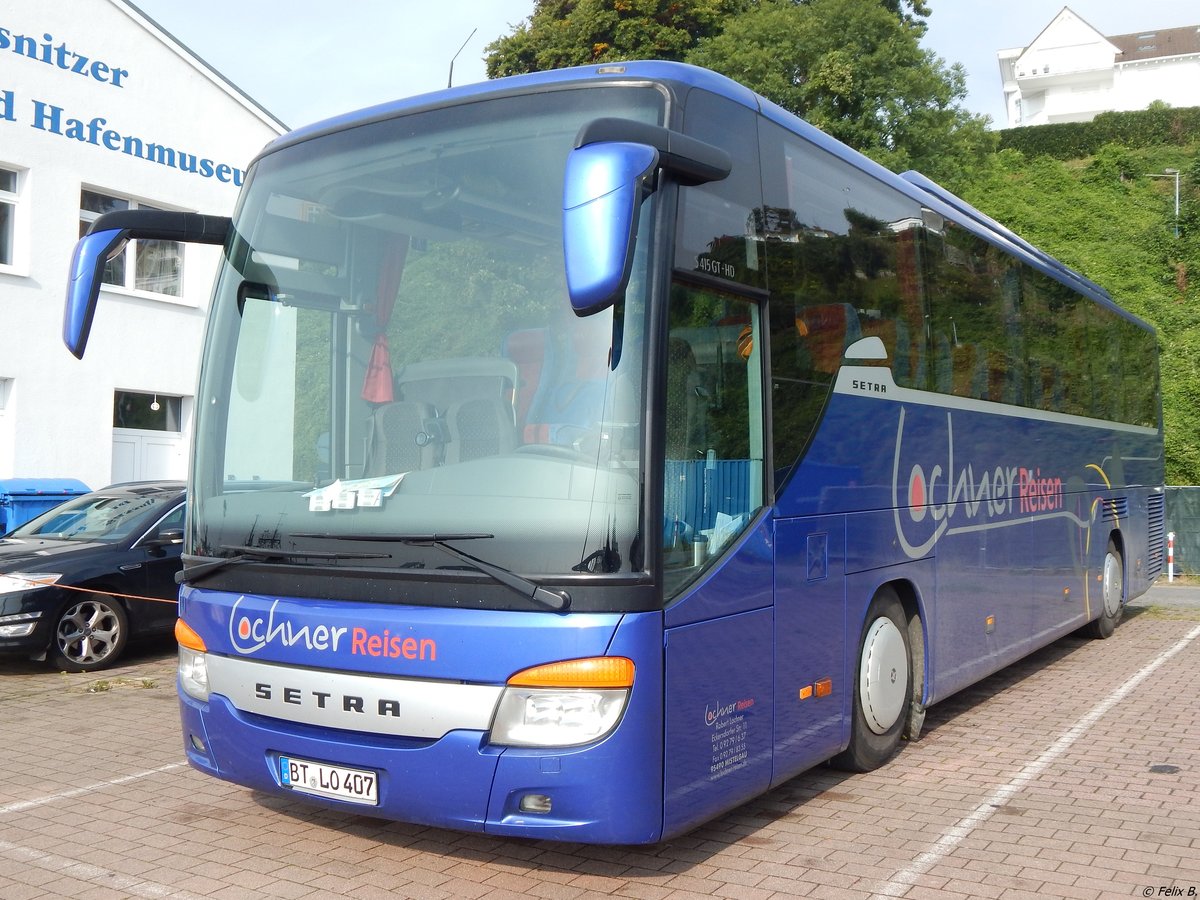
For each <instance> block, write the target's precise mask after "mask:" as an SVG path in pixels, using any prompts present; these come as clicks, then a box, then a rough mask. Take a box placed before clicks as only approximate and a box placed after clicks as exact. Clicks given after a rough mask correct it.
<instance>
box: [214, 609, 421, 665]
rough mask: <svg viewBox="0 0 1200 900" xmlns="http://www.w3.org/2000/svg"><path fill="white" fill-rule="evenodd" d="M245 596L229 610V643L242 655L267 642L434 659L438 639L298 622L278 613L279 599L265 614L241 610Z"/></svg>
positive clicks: (326, 650) (321, 650)
mask: <svg viewBox="0 0 1200 900" xmlns="http://www.w3.org/2000/svg"><path fill="white" fill-rule="evenodd" d="M245 599H246V598H245V597H244V596H243V597H238V599H237V600H236V601H235V602H234V604H233V608H232V609H231V610H230V611H229V643H230V646H232V647H233V649H234V650H236V651H237V652H238V653H240V654H241V655H243V656H251V655H253V654H255V653H257V652H258V651H259V650H261V649H263V647H266V646H268V645H274V646H277V647H303V648H304V649H305V650H312V651H315V652H318V653H340V652H344V651H345V650H348V651H349V653H350V654H351V655H352V656H370V657H376V658H382V659H407V660H418V661H422V662H434V661H436V660H437V641H436V640H434V639H433V638H426V637H416V636H414V635H411V634H409V635H404V634H392V632H391V631H390V630H389V629H386V628H385V629H383V631H378V632H375V631H371V630H369V629H367V628H363V627H361V626H353V627H351V626H347V625H330V624H326V623H324V622H315V623H309V622H306V623H305V624H303V625H298V624H297V623H296V622H294V621H293V620H292V619H291V618H289V617H288V616H287V615H286V614H284V613H279V612H277V609H276V608H277V607H278V606H279V601H278V600H275V601H274V602H272V603H271V608H270V609H269V610H267V613H266V615H263V614H262V613H261V612H258V611H254V612H250V611H244V610H241V606H242V602H243V601H244V600H245Z"/></svg>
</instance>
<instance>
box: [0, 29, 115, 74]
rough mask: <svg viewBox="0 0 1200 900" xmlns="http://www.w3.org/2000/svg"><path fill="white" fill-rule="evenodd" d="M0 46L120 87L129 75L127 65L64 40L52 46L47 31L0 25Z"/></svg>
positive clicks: (52, 38) (65, 70) (51, 36)
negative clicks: (34, 32) (72, 46)
mask: <svg viewBox="0 0 1200 900" xmlns="http://www.w3.org/2000/svg"><path fill="white" fill-rule="evenodd" d="M0 50H11V51H12V52H13V53H16V54H17V55H19V56H24V57H25V58H27V59H32V60H35V61H37V62H42V63H45V64H46V65H48V66H56V67H57V68H59V69H62V70H63V71H64V72H70V73H72V74H75V75H85V76H87V77H88V78H91V79H94V80H95V81H98V82H100V83H101V84H111V85H112V86H113V87H124V86H125V85H124V83H123V82H124V80H125V79H126V78H128V77H129V70H128V69H123V68H121V67H120V66H114V65H113V64H112V63H106V62H104V61H103V60H99V59H93V58H92V57H90V56H86V55H84V54H82V53H79V52H77V51H75V50H68V49H67V44H66V41H61V42H59V44H58V45H57V46H55V44H54V36H53V35H50V34H43V35H42V36H41V38H40V39H39V38H35V37H31V36H30V35H27V34H13V33H12V29H9V28H5V27H3V26H0Z"/></svg>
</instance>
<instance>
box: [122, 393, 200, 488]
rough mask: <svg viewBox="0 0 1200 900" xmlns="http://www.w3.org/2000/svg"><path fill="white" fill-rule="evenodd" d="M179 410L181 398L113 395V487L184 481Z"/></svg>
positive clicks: (183, 455) (184, 457) (182, 440)
mask: <svg viewBox="0 0 1200 900" xmlns="http://www.w3.org/2000/svg"><path fill="white" fill-rule="evenodd" d="M182 408H183V398H182V397H171V396H167V395H164V394H145V393H139V392H136V391H116V392H115V394H114V402H113V449H112V481H113V483H117V482H122V481H149V480H155V479H164V478H170V479H183V478H186V477H187V445H186V441H185V440H184V435H183V424H182V423H183V416H182Z"/></svg>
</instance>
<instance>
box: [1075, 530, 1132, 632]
mask: <svg viewBox="0 0 1200 900" xmlns="http://www.w3.org/2000/svg"><path fill="white" fill-rule="evenodd" d="M1100 585H1101V587H1100V599H1101V601H1102V602H1101V607H1100V615H1099V616H1098V617H1096V618H1095V619H1093V620H1092V621H1090V622H1088V623H1087V625H1085V626H1084V633H1085V634H1086V635H1087V636H1088V637H1092V638H1096V639H1097V640H1101V641H1102V640H1104V639H1105V638H1109V637H1112V633H1113V632H1114V631H1116V628H1117V623H1118V622H1120V621H1121V616H1122V615H1123V614H1124V612H1125V564H1124V562H1123V561H1122V560H1121V551H1120V550H1118V549H1117V545H1116V543H1115V542H1114V541H1113V540H1111V539H1109V542H1108V549H1107V550H1105V551H1104V568H1103V570H1102V572H1101V576H1100Z"/></svg>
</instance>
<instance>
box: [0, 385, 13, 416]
mask: <svg viewBox="0 0 1200 900" xmlns="http://www.w3.org/2000/svg"><path fill="white" fill-rule="evenodd" d="M12 382H13V380H12V379H11V378H0V413H2V412H4V410H5V409H7V408H8V395H9V394H10V393H11V392H12Z"/></svg>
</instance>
